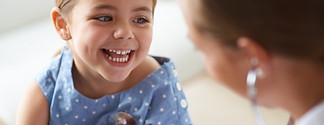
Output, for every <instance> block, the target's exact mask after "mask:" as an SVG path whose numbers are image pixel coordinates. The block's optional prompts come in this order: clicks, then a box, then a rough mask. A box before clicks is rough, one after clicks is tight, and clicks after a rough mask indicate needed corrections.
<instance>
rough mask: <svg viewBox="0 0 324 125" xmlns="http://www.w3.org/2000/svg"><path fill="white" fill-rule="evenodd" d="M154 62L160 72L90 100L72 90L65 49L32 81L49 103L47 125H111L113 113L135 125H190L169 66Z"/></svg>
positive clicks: (165, 60) (69, 58)
mask: <svg viewBox="0 0 324 125" xmlns="http://www.w3.org/2000/svg"><path fill="white" fill-rule="evenodd" d="M154 58H155V59H156V60H157V61H158V62H159V63H160V65H161V68H159V69H158V70H156V71H155V72H153V73H151V74H150V75H149V76H147V77H146V78H145V79H144V80H143V81H142V82H140V83H138V84H137V85H136V86H134V87H133V88H131V89H129V90H125V91H122V92H119V93H115V94H113V95H106V96H104V97H101V98H99V99H90V98H87V97H85V96H84V95H82V94H80V93H79V92H78V91H77V90H76V89H75V88H74V84H73V78H72V64H73V55H72V53H71V52H70V50H69V49H68V48H67V47H65V48H64V49H63V51H62V53H61V54H60V55H59V56H57V57H56V58H54V59H53V61H52V62H51V64H50V65H49V66H48V67H47V68H46V69H45V70H44V71H43V72H41V73H40V74H39V75H38V76H37V77H36V82H37V83H38V85H39V87H40V88H41V90H42V91H43V93H44V95H45V96H46V98H47V101H48V103H49V108H50V124H53V125H114V124H115V123H116V122H115V118H114V117H115V116H116V113H117V112H124V113H127V114H130V116H131V117H132V118H133V119H134V120H135V123H136V125H188V124H192V121H191V119H190V116H189V113H188V110H187V108H188V105H187V101H186V97H185V95H184V93H183V90H182V88H181V84H180V82H179V80H178V78H177V73H176V71H175V68H174V64H173V62H172V61H171V60H170V59H168V58H163V57H154Z"/></svg>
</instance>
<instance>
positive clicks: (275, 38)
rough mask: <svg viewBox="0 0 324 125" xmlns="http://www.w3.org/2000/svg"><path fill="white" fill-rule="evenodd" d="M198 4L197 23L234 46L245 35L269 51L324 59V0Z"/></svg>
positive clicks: (237, 0) (229, 0)
mask: <svg viewBox="0 0 324 125" xmlns="http://www.w3.org/2000/svg"><path fill="white" fill-rule="evenodd" d="M193 1H195V0H193ZM197 5H198V7H197V8H198V9H197V10H196V11H198V15H200V17H197V18H195V19H194V20H195V25H196V27H197V28H198V29H199V30H200V31H201V32H202V33H204V34H209V35H211V36H213V37H216V38H219V39H221V41H222V43H224V45H228V46H231V47H235V46H236V40H237V38H239V37H242V36H245V37H249V38H251V39H253V40H255V41H256V42H258V44H260V45H261V46H263V47H264V48H265V49H266V50H268V51H269V52H270V53H274V54H277V55H281V56H286V57H292V58H297V59H306V58H307V59H312V60H316V61H318V60H319V61H321V62H324V15H323V13H324V1H323V0H295V1H288V0H248V1H242V0H199V2H198V4H197Z"/></svg>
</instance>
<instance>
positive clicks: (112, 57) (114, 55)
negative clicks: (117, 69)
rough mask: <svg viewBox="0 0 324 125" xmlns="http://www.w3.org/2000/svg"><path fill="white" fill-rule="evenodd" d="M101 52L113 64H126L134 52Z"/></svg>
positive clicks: (105, 50) (122, 50)
mask: <svg viewBox="0 0 324 125" xmlns="http://www.w3.org/2000/svg"><path fill="white" fill-rule="evenodd" d="M101 51H102V52H103V53H104V54H105V56H106V57H107V59H108V60H109V61H110V62H112V63H113V64H126V63H127V62H129V60H130V57H131V54H132V53H133V52H134V50H130V49H101Z"/></svg>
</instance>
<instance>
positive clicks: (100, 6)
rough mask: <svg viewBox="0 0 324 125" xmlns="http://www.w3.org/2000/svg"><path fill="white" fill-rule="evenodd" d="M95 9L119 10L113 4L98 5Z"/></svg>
mask: <svg viewBox="0 0 324 125" xmlns="http://www.w3.org/2000/svg"><path fill="white" fill-rule="evenodd" d="M94 9H95V10H102V9H107V10H117V8H116V7H113V6H111V5H106V4H102V5H99V6H96V7H95V8H94Z"/></svg>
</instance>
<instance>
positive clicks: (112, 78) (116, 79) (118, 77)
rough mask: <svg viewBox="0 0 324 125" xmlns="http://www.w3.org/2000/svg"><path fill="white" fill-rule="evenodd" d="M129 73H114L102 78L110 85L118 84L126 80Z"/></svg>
mask: <svg viewBox="0 0 324 125" xmlns="http://www.w3.org/2000/svg"><path fill="white" fill-rule="evenodd" d="M128 76H129V73H125V74H119V73H115V74H113V75H109V76H105V77H104V78H105V79H106V80H107V81H109V82H111V83H120V82H123V81H124V80H126V79H127V77H128Z"/></svg>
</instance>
